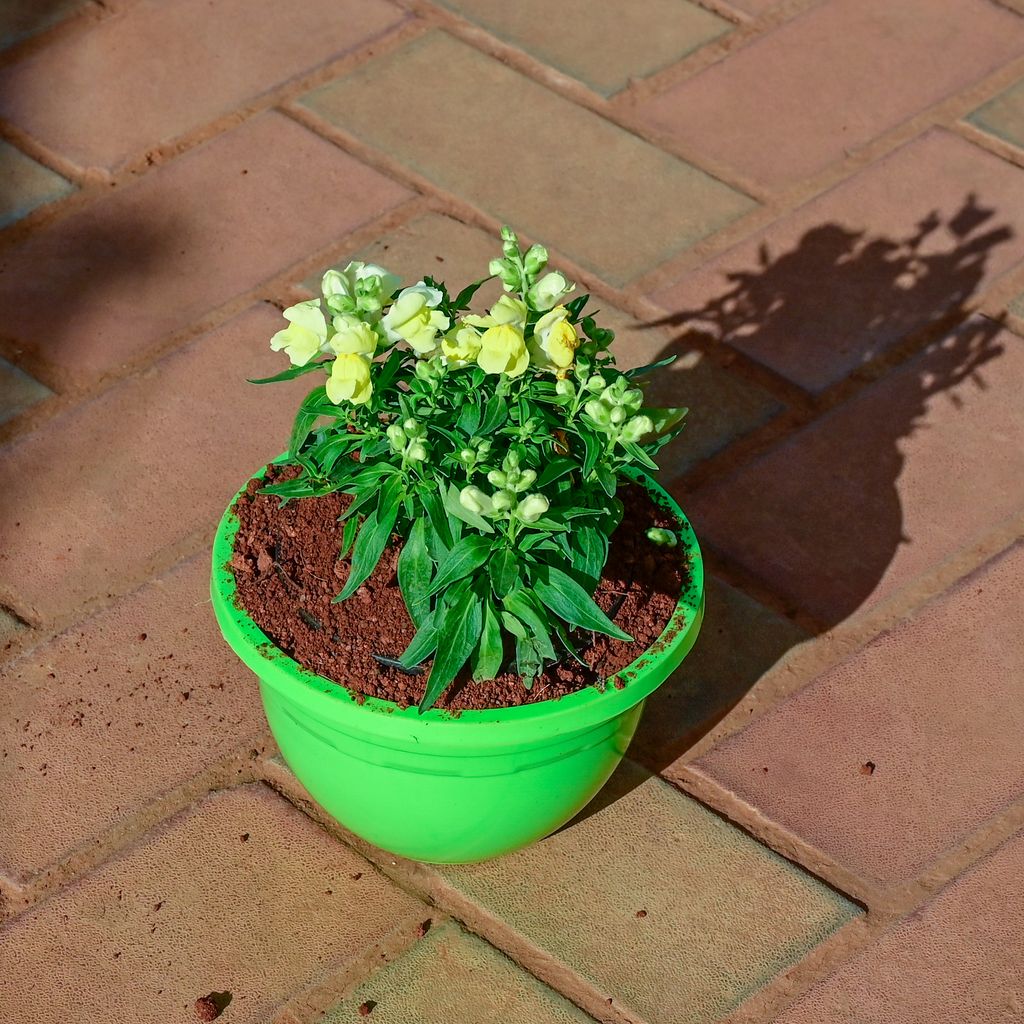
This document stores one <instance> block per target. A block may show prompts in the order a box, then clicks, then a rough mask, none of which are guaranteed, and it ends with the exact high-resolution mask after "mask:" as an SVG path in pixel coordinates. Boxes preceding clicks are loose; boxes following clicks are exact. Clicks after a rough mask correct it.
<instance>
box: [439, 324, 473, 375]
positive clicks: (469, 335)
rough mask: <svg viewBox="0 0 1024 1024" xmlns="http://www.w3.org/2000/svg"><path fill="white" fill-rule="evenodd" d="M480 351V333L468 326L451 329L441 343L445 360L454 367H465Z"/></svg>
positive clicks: (463, 325) (461, 325) (460, 325)
mask: <svg viewBox="0 0 1024 1024" xmlns="http://www.w3.org/2000/svg"><path fill="white" fill-rule="evenodd" d="M479 351H480V332H479V331H477V330H476V329H475V328H473V327H470V326H469V325H468V324H464V323H462V324H458V325H457V326H455V327H453V328H452V329H451V330H450V331H449V332H448V333H447V334H446V335H445V336H444V338H443V340H442V341H441V352H442V354H443V355H444V358H445V360H446V361H447V362H448V363H449V364H451V365H454V366H465V364H466V363H471V362H472V361H473V360H474V359H476V357H477V354H478V353H479Z"/></svg>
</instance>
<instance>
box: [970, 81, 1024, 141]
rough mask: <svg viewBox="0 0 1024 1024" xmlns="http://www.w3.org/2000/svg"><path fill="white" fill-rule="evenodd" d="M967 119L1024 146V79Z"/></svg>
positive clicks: (1005, 139) (986, 130) (1006, 139)
mask: <svg viewBox="0 0 1024 1024" xmlns="http://www.w3.org/2000/svg"><path fill="white" fill-rule="evenodd" d="M967 120H968V121H970V122H971V124H973V125H976V126H977V127H978V128H980V129H981V130H982V131H983V132H988V133H989V134H991V135H995V136H997V137H998V138H1000V139H1002V140H1003V141H1004V142H1009V143H1010V144H1011V145H1014V146H1017V147H1018V148H1024V79H1021V81H1019V82H1016V83H1015V84H1014V85H1011V86H1010V88H1009V89H1005V90H1004V91H1003V92H1001V93H1000V94H999V95H998V96H996V97H995V98H994V99H991V100H989V101H988V103H985V104H983V105H982V106H980V107H978V109H977V110H975V111H974V113H972V114H971V115H970V116H969V117H968V118H967Z"/></svg>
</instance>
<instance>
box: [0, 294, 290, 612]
mask: <svg viewBox="0 0 1024 1024" xmlns="http://www.w3.org/2000/svg"><path fill="white" fill-rule="evenodd" d="M279 321H280V317H279V315H278V314H277V311H276V310H273V309H271V308H270V307H267V306H262V307H258V308H254V309H251V310H249V311H248V312H246V313H243V314H242V315H240V316H238V317H236V318H235V319H234V320H232V321H230V322H229V323H228V324H226V325H225V326H224V327H222V328H220V329H218V330H216V331H213V332H211V333H209V334H207V335H203V336H202V337H200V338H199V339H197V340H196V341H195V342H193V343H192V344H190V345H188V346H186V347H185V348H184V349H182V350H181V351H179V352H176V353H174V354H172V355H170V356H168V357H166V359H165V360H163V361H162V362H160V363H158V364H157V365H156V367H155V368H154V369H153V370H152V371H151V372H149V373H148V374H146V375H144V376H143V377H140V378H134V379H132V380H129V381H126V382H124V383H123V384H119V385H117V386H116V387H114V388H112V389H111V390H109V391H107V392H106V393H105V394H104V395H102V396H101V397H100V398H98V399H96V400H95V401H93V402H90V403H89V404H87V405H84V406H79V407H78V408H76V409H73V410H71V411H70V412H68V413H66V414H65V415H63V416H60V417H58V418H56V419H54V420H51V421H50V422H49V423H47V424H46V426H45V427H44V428H43V429H41V430H40V431H39V432H37V433H35V434H32V435H30V436H29V437H27V438H25V439H24V440H23V441H20V442H19V443H17V444H14V445H11V446H9V447H8V448H6V449H3V450H0V474H2V475H3V478H4V480H5V487H4V489H3V492H2V494H0V515H2V516H3V519H4V522H5V524H6V526H7V530H6V539H5V544H4V545H3V547H2V548H0V580H2V581H3V584H4V585H5V587H6V588H7V589H8V590H9V591H10V593H11V596H12V603H13V605H14V607H15V608H16V609H20V610H23V611H25V612H26V613H27V614H29V615H32V616H35V617H38V618H40V619H42V620H44V621H50V620H59V619H61V618H62V617H64V616H66V615H67V614H68V613H70V612H71V611H72V610H73V609H75V608H76V607H78V606H80V605H82V604H83V603H87V602H89V601H90V600H91V599H95V598H97V597H102V596H103V595H105V594H107V593H108V592H110V591H114V592H115V593H116V592H118V591H119V590H123V589H124V587H126V586H130V585H131V583H132V581H133V580H136V579H138V578H139V576H141V575H143V574H144V573H145V572H146V571H147V570H149V571H152V568H153V567H158V566H160V565H161V563H162V562H163V561H165V560H166V559H167V558H169V557H173V556H174V553H175V552H176V550H177V549H176V545H178V544H180V543H181V541H182V540H184V539H186V538H187V537H188V536H189V535H190V533H192V532H193V531H195V530H198V529H202V528H208V529H210V530H211V531H212V527H213V526H214V525H215V524H216V522H217V520H218V518H219V517H220V513H221V512H222V511H223V509H224V506H225V505H226V504H227V502H228V499H229V498H230V497H231V495H232V494H233V493H234V491H235V490H236V489H237V488H238V487H240V486H241V485H242V484H243V483H244V482H245V480H246V479H247V478H248V476H249V474H250V473H252V472H253V471H254V470H256V469H258V468H259V466H261V465H263V463H264V462H266V461H267V459H268V458H270V457H272V456H273V455H276V454H277V453H278V452H279V451H281V450H282V449H283V448H284V447H285V446H286V443H287V439H288V430H289V427H290V425H291V420H292V416H293V414H294V409H295V405H296V403H297V402H298V401H299V399H300V398H301V396H302V395H304V394H305V393H306V391H308V390H309V389H308V388H307V387H306V382H303V381H302V380H297V381H294V382H292V383H290V384H278V385H275V390H274V391H273V392H271V391H268V390H266V389H260V388H257V387H255V386H253V385H251V384H247V383H246V381H245V376H247V375H252V376H266V375H268V374H270V373H274V372H275V371H276V370H277V369H280V360H279V358H278V357H277V356H275V355H274V354H273V353H271V352H270V350H269V347H268V344H267V339H269V337H270V335H271V334H272V333H273V332H274V331H275V330H276V329H277V328H278V326H279ZM232 423H235V424H238V425H242V424H244V425H245V428H244V429H242V430H238V431H236V435H235V436H234V437H233V439H232V442H231V444H230V445H225V444H224V443H223V437H224V431H225V430H227V429H229V428H230V424H232ZM59 509H64V510H67V514H60V515H57V514H55V510H59Z"/></svg>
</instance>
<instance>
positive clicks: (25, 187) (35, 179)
mask: <svg viewBox="0 0 1024 1024" xmlns="http://www.w3.org/2000/svg"><path fill="white" fill-rule="evenodd" d="M73 190H74V186H73V185H72V184H71V182H70V181H68V180H67V179H65V178H62V177H61V176H60V175H59V174H56V173H55V172H54V171H51V170H50V168H49V167H44V166H43V165H42V164H40V163H37V162H36V161H35V160H33V159H32V158H31V157H28V156H26V155H25V154H24V153H22V151H21V150H20V149H17V148H16V147H14V146H12V145H11V144H10V143H8V142H0V228H2V227H6V226H7V225H8V224H12V223H13V222H14V221H16V220H18V219H19V218H20V217H24V216H25V214H26V213H31V212H32V210H34V209H35V208H36V207H37V206H42V205H43V204H44V203H49V202H52V201H53V200H54V199H60V197H61V196H66V195H67V194H68V193H69V192H72V191H73Z"/></svg>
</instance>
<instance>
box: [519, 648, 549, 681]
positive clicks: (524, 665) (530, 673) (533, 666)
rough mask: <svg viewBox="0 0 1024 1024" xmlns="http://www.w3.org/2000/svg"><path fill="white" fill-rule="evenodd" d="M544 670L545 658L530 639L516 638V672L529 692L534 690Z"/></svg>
mask: <svg viewBox="0 0 1024 1024" xmlns="http://www.w3.org/2000/svg"><path fill="white" fill-rule="evenodd" d="M543 668H544V658H543V656H542V654H541V652H540V650H539V648H538V647H537V645H536V643H534V642H533V640H531V639H530V638H529V637H525V638H522V637H516V671H517V672H518V673H519V676H520V678H521V679H522V681H523V686H525V687H526V688H527V689H528V690H532V689H533V684H534V682H535V681H536V679H537V676H539V675H540V674H541V671H542V670H543Z"/></svg>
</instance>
